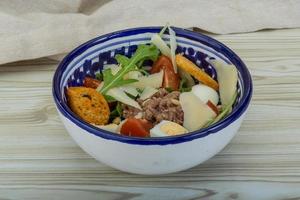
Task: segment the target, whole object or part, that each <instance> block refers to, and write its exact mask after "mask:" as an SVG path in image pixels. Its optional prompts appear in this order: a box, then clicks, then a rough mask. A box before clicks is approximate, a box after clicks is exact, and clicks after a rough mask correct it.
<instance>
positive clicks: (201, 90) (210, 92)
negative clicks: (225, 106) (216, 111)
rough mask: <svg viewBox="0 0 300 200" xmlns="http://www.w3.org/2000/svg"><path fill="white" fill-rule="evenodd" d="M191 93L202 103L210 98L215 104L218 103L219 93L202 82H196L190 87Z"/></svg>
mask: <svg viewBox="0 0 300 200" xmlns="http://www.w3.org/2000/svg"><path fill="white" fill-rule="evenodd" d="M192 93H193V94H194V95H195V96H197V97H198V98H199V99H200V100H201V101H203V102H204V103H207V102H208V100H210V101H211V102H212V103H213V104H214V105H215V106H216V105H218V102H219V95H218V93H217V92H216V91H215V90H214V89H212V88H211V87H208V86H206V85H203V84H197V85H194V86H193V87H192Z"/></svg>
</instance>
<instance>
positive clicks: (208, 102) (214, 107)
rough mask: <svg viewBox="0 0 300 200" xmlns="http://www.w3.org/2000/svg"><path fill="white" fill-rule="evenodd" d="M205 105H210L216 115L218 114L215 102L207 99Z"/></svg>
mask: <svg viewBox="0 0 300 200" xmlns="http://www.w3.org/2000/svg"><path fill="white" fill-rule="evenodd" d="M206 105H208V107H210V108H211V109H212V110H213V111H214V112H215V113H216V114H217V115H218V114H219V110H218V108H217V106H215V104H213V103H212V102H211V101H210V100H208V101H207V103H206Z"/></svg>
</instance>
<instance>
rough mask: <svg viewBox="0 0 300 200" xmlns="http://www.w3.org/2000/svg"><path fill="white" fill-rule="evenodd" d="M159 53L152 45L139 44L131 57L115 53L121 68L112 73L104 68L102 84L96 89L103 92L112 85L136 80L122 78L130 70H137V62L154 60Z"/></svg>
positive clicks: (116, 85) (115, 85)
mask: <svg viewBox="0 0 300 200" xmlns="http://www.w3.org/2000/svg"><path fill="white" fill-rule="evenodd" d="M158 55H159V50H158V49H157V48H156V47H155V46H154V45H146V44H141V45H139V46H138V48H137V50H136V52H135V53H134V54H133V56H132V57H131V58H127V57H126V56H123V55H116V56H115V58H116V59H117V61H118V63H119V64H120V65H121V66H122V68H121V69H120V70H119V71H118V72H117V73H116V74H115V75H113V74H112V72H111V69H106V70H104V71H103V80H104V85H103V87H101V89H98V88H97V91H99V92H101V93H102V94H105V93H106V92H107V91H108V90H109V89H111V88H113V87H118V86H121V85H125V84H129V83H133V82H136V81H138V80H136V79H126V80H125V79H124V75H125V74H127V73H128V72H130V71H134V70H137V67H136V66H137V64H138V63H139V62H141V61H144V60H146V59H150V60H153V61H154V60H156V59H157V57H158Z"/></svg>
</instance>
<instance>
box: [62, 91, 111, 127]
mask: <svg viewBox="0 0 300 200" xmlns="http://www.w3.org/2000/svg"><path fill="white" fill-rule="evenodd" d="M67 99H68V104H69V106H70V108H71V110H72V111H73V112H74V113H75V114H77V115H78V116H79V117H80V118H82V119H83V120H84V121H86V122H88V123H93V124H97V125H104V124H107V122H108V119H109V115H110V111H109V107H108V104H107V101H106V100H105V98H104V97H103V95H102V94H100V93H99V92H97V91H96V90H95V89H92V88H87V87H69V88H68V89H67Z"/></svg>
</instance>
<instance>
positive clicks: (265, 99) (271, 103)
mask: <svg viewBox="0 0 300 200" xmlns="http://www.w3.org/2000/svg"><path fill="white" fill-rule="evenodd" d="M213 37H215V38H216V39H218V40H220V41H222V42H224V43H225V44H226V45H228V46H229V47H231V48H232V49H233V50H234V51H236V52H237V54H238V55H240V56H241V58H242V59H243V60H244V61H245V63H246V64H247V66H248V67H249V69H250V71H251V74H252V77H253V81H254V95H253V99H252V103H251V106H250V110H249V112H248V115H247V116H246V119H245V121H244V122H243V124H242V127H241V128H240V131H239V132H238V134H237V135H236V136H235V137H234V139H233V140H232V141H231V143H230V144H229V145H228V146H227V147H226V148H225V149H224V150H223V151H222V152H221V153H219V154H218V155H216V156H215V157H213V158H212V159H210V160H208V161H207V162H205V163H203V164H202V165H199V166H197V167H194V168H192V169H189V170H187V171H184V172H180V173H175V174H169V175H164V176H141V175H132V174H126V173H123V172H119V171H117V170H114V169H112V168H110V167H108V166H106V165H104V164H101V163H99V162H97V161H96V160H94V159H93V158H91V157H90V156H89V155H87V154H86V153H85V152H83V151H82V150H81V149H80V148H79V147H78V146H77V145H76V143H75V142H74V141H73V140H72V139H71V137H70V136H69V135H68V133H67V132H66V130H65V129H64V127H63V125H62V123H61V121H60V119H59V117H58V115H57V111H56V109H55V106H54V103H53V100H52V95H51V81H52V76H53V73H54V70H55V69H56V67H57V61H54V60H50V59H47V58H43V59H37V60H30V61H22V62H16V63H11V64H5V65H2V66H0V199H1V200H4V199H5V200H8V199H9V200H10V199H13V200H21V199H26V200H27V199H28V200H29V199H30V200H31V199H73V200H77V199H118V200H119V199H134V200H137V199H143V200H144V199H173V200H177V199H251V200H253V199H264V200H265V199H268V200H269V199H290V200H291V199H293V200H295V199H300V29H289V30H275V31H274V30H273V31H271V30H267V31H260V32H256V33H247V34H233V35H217V36H216V35H214V36H213Z"/></svg>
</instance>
